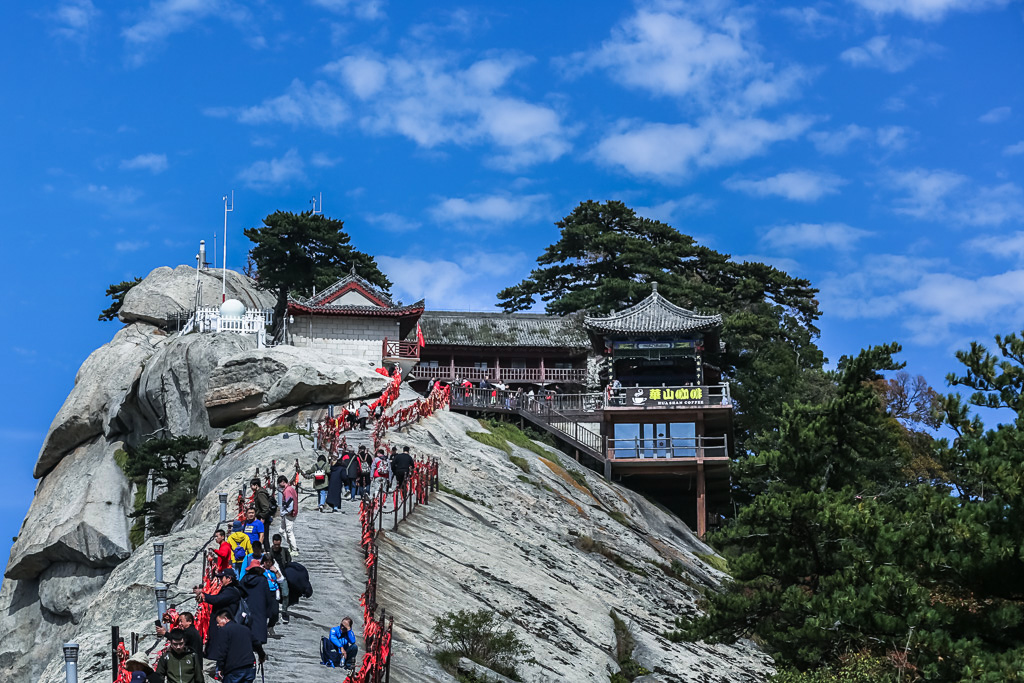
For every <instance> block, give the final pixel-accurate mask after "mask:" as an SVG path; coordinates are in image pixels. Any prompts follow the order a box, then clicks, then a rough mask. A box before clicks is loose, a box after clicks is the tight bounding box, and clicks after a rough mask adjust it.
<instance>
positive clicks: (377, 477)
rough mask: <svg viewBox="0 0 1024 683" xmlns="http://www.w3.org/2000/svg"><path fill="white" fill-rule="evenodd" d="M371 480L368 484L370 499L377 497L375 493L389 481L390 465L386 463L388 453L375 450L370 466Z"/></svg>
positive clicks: (382, 450) (380, 449) (379, 449)
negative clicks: (375, 453)
mask: <svg viewBox="0 0 1024 683" xmlns="http://www.w3.org/2000/svg"><path fill="white" fill-rule="evenodd" d="M370 468H371V471H372V472H373V478H372V480H371V482H370V497H371V498H372V497H373V496H376V495H377V492H378V491H380V490H381V489H382V488H385V485H386V484H387V483H388V482H390V481H391V464H390V463H389V462H388V453H387V451H385V450H384V449H383V448H378V449H377V455H375V456H374V457H373V463H371V465H370Z"/></svg>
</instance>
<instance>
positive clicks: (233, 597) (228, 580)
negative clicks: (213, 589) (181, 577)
mask: <svg viewBox="0 0 1024 683" xmlns="http://www.w3.org/2000/svg"><path fill="white" fill-rule="evenodd" d="M216 577H217V578H218V579H220V592H218V593H204V592H203V589H202V587H200V586H196V587H195V588H193V589H192V592H193V593H195V596H196V600H197V601H200V602H205V603H206V604H207V605H209V606H210V607H211V609H213V611H214V612H216V611H217V610H225V611H227V612H229V613H230V614H231V618H232V619H234V618H235V612H236V611H237V610H238V603H239V602H241V600H242V591H241V589H239V587H238V585H237V584H236V581H237V580H238V575H237V574H236V573H235V570H234V569H232V568H231V567H228V568H227V569H225V570H224V571H222V572H217V574H216Z"/></svg>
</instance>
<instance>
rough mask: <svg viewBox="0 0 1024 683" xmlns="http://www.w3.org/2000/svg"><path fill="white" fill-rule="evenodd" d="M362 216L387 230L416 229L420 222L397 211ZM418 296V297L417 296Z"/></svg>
mask: <svg viewBox="0 0 1024 683" xmlns="http://www.w3.org/2000/svg"><path fill="white" fill-rule="evenodd" d="M363 218H365V219H366V222H367V223H369V224H370V225H372V226H373V227H375V228H380V229H381V230H387V231H388V232H412V231H414V230H418V229H419V228H420V226H421V225H423V224H422V223H420V222H419V221H414V220H412V219H410V218H406V217H405V216H401V215H399V214H397V213H391V212H387V213H378V214H365V215H364V216H363ZM417 298H419V297H417Z"/></svg>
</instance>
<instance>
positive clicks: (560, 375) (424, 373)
mask: <svg viewBox="0 0 1024 683" xmlns="http://www.w3.org/2000/svg"><path fill="white" fill-rule="evenodd" d="M412 379H439V380H441V381H444V382H454V381H455V380H456V379H468V380H470V381H471V382H479V381H480V380H482V379H486V380H487V381H489V382H490V381H495V382H496V381H499V380H500V381H502V382H531V383H534V384H540V383H542V382H550V383H559V384H570V383H571V384H583V383H584V382H585V381H586V379H587V371H586V370H585V369H584V368H504V367H503V368H473V367H468V366H465V365H456V366H451V365H436V366H435V365H422V364H420V365H417V366H416V367H414V368H413V369H412Z"/></svg>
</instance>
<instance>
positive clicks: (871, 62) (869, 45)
mask: <svg viewBox="0 0 1024 683" xmlns="http://www.w3.org/2000/svg"><path fill="white" fill-rule="evenodd" d="M936 49H937V47H936V46H935V45H932V44H929V43H926V42H924V41H922V40H918V39H916V38H903V39H898V40H895V41H894V40H892V39H891V38H890V37H889V36H875V37H874V38H871V39H870V40H868V41H867V42H866V43H864V44H863V45H861V46H859V47H851V48H850V49H848V50H844V51H843V52H842V53H841V54H840V55H839V58H840V59H842V60H843V61H844V62H847V63H848V64H850V65H852V66H864V67H872V68H876V69H882V70H884V71H888V72H889V73H897V72H900V71H904V70H905V69H907V68H909V67H910V65H912V64H913V63H914V62H916V61H917V60H918V59H920V58H921V57H922V56H924V55H925V54H926V53H928V52H934V51H935V50H936Z"/></svg>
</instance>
